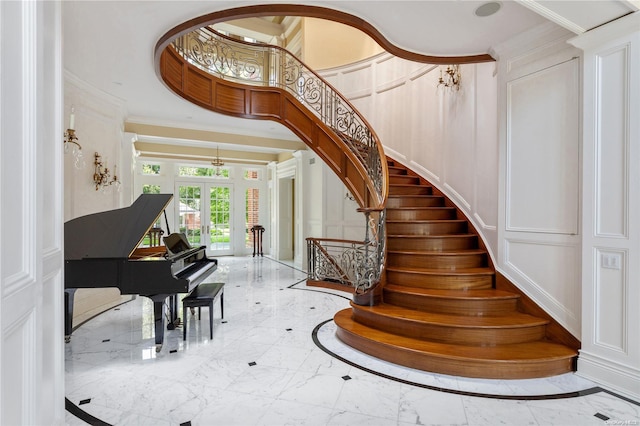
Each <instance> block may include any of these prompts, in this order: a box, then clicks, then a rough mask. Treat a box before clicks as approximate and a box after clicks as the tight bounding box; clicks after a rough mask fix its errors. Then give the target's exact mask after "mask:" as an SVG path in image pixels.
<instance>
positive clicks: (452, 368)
mask: <svg viewBox="0 0 640 426" xmlns="http://www.w3.org/2000/svg"><path fill="white" fill-rule="evenodd" d="M336 335H337V336H338V338H339V339H340V340H342V341H343V342H345V343H346V344H347V345H349V346H351V347H353V348H355V349H358V350H359V351H362V352H364V353H366V354H369V355H371V356H373V357H376V358H380V359H383V360H385V361H389V362H392V363H394V364H398V365H404V366H406V367H409V368H415V369H418V370H423V371H432V372H435V373H440V374H448V375H452V376H463V377H476V378H484V379H504V380H507V379H531V378H539V377H548V376H555V375H559V374H565V373H569V372H571V371H573V364H574V357H567V358H563V359H553V360H549V361H542V362H541V361H538V360H520V361H506V362H495V361H491V360H489V361H487V360H476V359H467V360H462V359H458V358H453V357H447V356H442V355H440V354H430V353H423V352H416V351H411V350H406V349H398V348H396V347H391V346H388V345H386V344H383V343H378V342H375V341H372V340H369V339H367V338H363V337H362V336H359V335H356V334H353V333H349V332H348V331H345V330H343V329H340V328H338V330H337V331H336Z"/></svg>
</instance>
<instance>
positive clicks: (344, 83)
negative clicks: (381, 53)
mask: <svg viewBox="0 0 640 426" xmlns="http://www.w3.org/2000/svg"><path fill="white" fill-rule="evenodd" d="M371 70H372V67H371V63H366V64H364V65H362V66H358V67H354V68H349V69H348V70H346V71H345V72H342V73H341V74H340V75H341V78H340V85H341V87H344V88H345V89H346V90H344V91H343V92H342V94H343V95H345V96H346V97H349V98H350V97H352V96H353V94H354V93H360V92H363V91H364V92H370V91H371V82H372V79H373V73H372V72H371ZM331 84H333V83H331Z"/></svg>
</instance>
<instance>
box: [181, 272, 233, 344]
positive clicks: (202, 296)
mask: <svg viewBox="0 0 640 426" xmlns="http://www.w3.org/2000/svg"><path fill="white" fill-rule="evenodd" d="M223 287H224V283H204V284H200V285H199V286H197V287H196V288H194V289H193V290H192V291H191V293H189V294H188V295H186V296H185V297H184V298H183V299H182V316H183V321H182V323H183V324H182V329H183V332H182V340H186V339H187V322H188V321H187V318H186V317H187V314H186V312H187V308H198V320H199V319H200V308H202V307H208V308H209V335H210V338H211V339H213V301H214V300H215V298H216V296H218V294H220V313H221V315H222V318H224V289H223Z"/></svg>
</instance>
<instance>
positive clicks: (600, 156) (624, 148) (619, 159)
mask: <svg viewBox="0 0 640 426" xmlns="http://www.w3.org/2000/svg"><path fill="white" fill-rule="evenodd" d="M628 60H629V49H628V47H627V46H622V47H621V48H616V49H614V50H611V51H609V52H606V53H604V54H603V55H600V56H598V59H597V61H598V65H597V67H598V74H599V75H601V76H602V77H603V78H601V79H599V80H598V86H599V87H598V95H599V104H600V108H598V114H599V117H598V123H600V125H599V126H598V131H597V133H596V141H595V142H596V164H595V167H596V203H597V208H596V212H595V213H596V218H595V219H596V235H597V236H609V237H625V236H626V235H627V234H628V220H629V218H628V213H627V212H628V206H629V148H630V147H629V135H628V132H627V129H628V124H629V123H627V121H626V120H627V118H628V117H629V111H628V108H629V105H628V103H627V95H626V94H627V93H629V91H630V89H629V81H628V78H629V75H628V74H627V73H626V70H627V69H628V67H629V64H628ZM621 76H622V78H620V77H621ZM609 77H612V78H609Z"/></svg>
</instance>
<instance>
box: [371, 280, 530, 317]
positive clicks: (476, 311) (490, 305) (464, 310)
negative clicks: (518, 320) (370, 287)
mask: <svg viewBox="0 0 640 426" xmlns="http://www.w3.org/2000/svg"><path fill="white" fill-rule="evenodd" d="M382 292H383V296H382V300H383V301H384V303H388V304H391V305H397V306H402V307H405V308H408V309H417V310H421V311H428V312H439V313H447V314H453V315H469V316H499V315H505V314H509V313H512V312H515V311H516V310H517V307H518V305H517V303H518V299H519V298H520V296H519V295H518V294H515V293H509V292H506V291H499V290H496V289H493V288H487V289H466V290H450V289H432V288H422V287H411V286H405V285H396V284H387V285H385V286H384V288H383V290H382Z"/></svg>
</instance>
